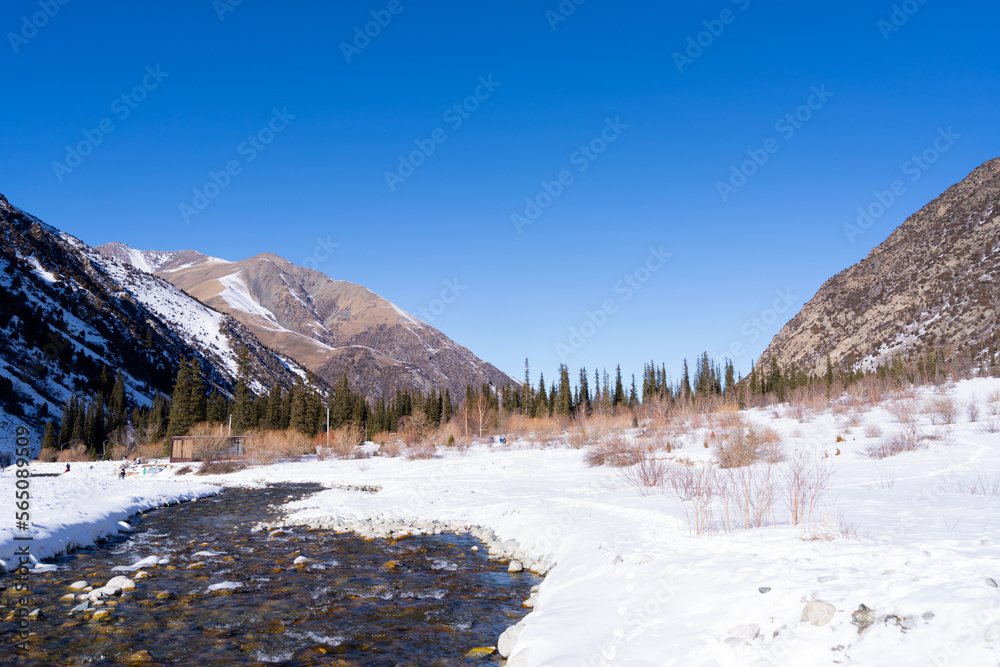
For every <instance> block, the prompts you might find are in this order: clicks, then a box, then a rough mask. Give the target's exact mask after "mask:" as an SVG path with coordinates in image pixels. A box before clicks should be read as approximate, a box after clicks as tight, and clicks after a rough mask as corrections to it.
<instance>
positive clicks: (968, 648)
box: [226, 380, 1000, 667]
mask: <svg viewBox="0 0 1000 667" xmlns="http://www.w3.org/2000/svg"><path fill="white" fill-rule="evenodd" d="M997 390H1000V382H998V381H994V380H981V381H971V382H964V383H961V384H959V385H958V386H957V387H956V386H952V387H949V388H948V389H947V391H948V394H947V397H948V398H951V399H952V400H953V401H954V402H955V405H956V407H957V408H959V414H958V416H957V418H956V423H955V424H954V425H949V426H944V425H934V424H932V423H931V419H930V417H929V416H927V415H926V414H919V413H918V415H917V423H918V425H919V428H920V429H921V431H922V432H923V433H924V434H925V435H927V436H929V438H930V439H928V440H927V448H925V449H920V450H918V451H914V452H907V453H904V454H900V455H898V456H895V457H891V458H887V459H883V460H872V459H869V458H865V457H864V456H862V455H861V450H862V449H863V448H864V447H865V446H866V445H867V444H869V443H871V442H874V441H876V440H877V439H878V437H876V436H872V435H870V434H871V433H875V432H877V431H879V430H881V431H882V432H884V433H885V434H887V435H888V434H891V433H892V432H893V431H894V430H897V429H898V428H899V427H900V425H899V424H898V423H896V419H895V418H894V417H893V416H892V415H890V413H889V412H887V411H886V410H885V409H883V408H875V409H872V410H869V411H867V412H864V413H863V414H861V416H860V419H859V418H858V415H856V414H855V415H853V416H852V417H850V419H851V420H852V421H854V422H855V425H854V426H851V425H849V424H848V423H847V420H848V417H845V415H843V414H841V415H837V414H833V412H832V411H830V410H827V411H826V412H822V413H818V414H816V415H815V416H811V417H808V416H807V417H806V418H805V419H804V420H803V421H801V422H800V421H799V420H798V419H793V418H791V410H789V409H788V408H786V407H779V408H777V409H776V410H774V409H768V410H754V411H749V412H748V413H747V416H748V418H749V419H750V420H751V421H753V422H754V423H756V424H761V425H763V424H766V425H768V426H770V427H771V428H774V429H775V430H776V431H778V432H779V433H780V434H781V435H782V437H783V439H784V446H785V450H786V453H787V454H788V455H789V456H791V455H792V454H793V453H794V452H795V451H803V452H808V453H809V454H811V455H813V456H815V457H817V458H820V459H822V457H823V455H824V453H825V454H826V455H827V456H828V458H826V459H822V460H823V461H825V462H827V464H828V465H830V466H832V469H833V477H832V479H831V482H830V488H829V491H828V493H827V495H826V502H825V504H824V506H823V508H821V510H820V511H818V512H817V513H816V514H815V515H814V517H813V519H814V520H813V522H812V523H810V524H808V525H805V526H799V527H791V526H789V525H778V526H773V527H767V528H759V529H753V530H739V531H732V532H720V533H716V534H710V535H692V534H691V531H690V530H689V526H688V521H687V518H686V515H685V511H684V507H683V504H682V503H681V502H680V501H679V500H677V499H676V498H675V497H674V496H673V495H672V494H670V493H660V492H656V493H652V494H648V495H643V494H641V493H640V491H639V490H638V489H636V488H632V487H628V486H626V485H623V483H622V478H621V473H620V472H619V471H618V470H615V469H610V468H589V467H587V466H586V465H585V464H584V463H583V455H584V452H583V451H580V450H573V449H533V448H530V447H528V446H524V447H522V448H519V447H518V445H517V443H515V444H514V445H513V446H511V447H509V448H508V449H506V450H499V449H490V448H486V447H477V448H472V449H471V450H469V451H467V452H465V453H459V452H445V453H443V454H442V455H441V457H440V458H436V459H432V460H416V461H408V460H405V459H385V458H374V459H369V460H362V461H313V462H303V463H287V464H280V465H275V466H270V467H268V468H259V469H249V470H245V471H243V472H240V473H237V474H235V475H229V476H226V479H227V480H228V481H229V482H230V483H232V482H240V483H262V482H276V481H319V482H322V483H324V484H327V485H331V486H342V487H345V488H331V489H330V490H328V491H324V492H322V493H320V494H317V495H315V496H313V497H311V498H308V499H306V500H304V501H300V502H298V503H294V504H292V505H291V506H289V507H288V510H289V519H290V520H291V521H293V522H302V523H315V522H324V521H334V520H338V519H339V520H341V521H342V522H343V521H368V522H371V521H374V522H375V523H377V524H381V525H386V523H387V522H399V524H401V525H416V526H420V525H421V522H424V521H428V520H436V521H441V522H449V523H453V524H466V525H477V526H485V527H489V528H491V529H493V530H494V531H495V532H496V534H497V535H498V537H499V538H500V539H501V540H516V541H517V543H518V544H519V545H520V548H521V550H522V551H524V552H527V553H528V554H530V555H531V556H532V558H534V559H538V560H543V561H549V562H551V563H554V564H555V567H554V568H553V569H552V570H551V572H549V574H548V576H547V577H546V579H545V581H544V583H543V584H542V586H541V590H540V591H539V594H538V597H537V602H536V605H535V607H534V610H533V611H532V613H531V614H530V615H529V616H528V617H527V618H526V619H525V621H524V625H523V632H522V633H521V634H520V637H519V638H518V641H517V643H516V646H515V649H514V654H515V656H516V657H517V659H516V660H513V661H512V664H528V665H574V666H577V665H604V664H607V665H611V664H614V665H657V666H660V665H674V664H676V665H734V666H736V665H757V664H759V665H795V666H796V667H798V666H809V665H831V664H859V665H900V664H907V665H924V664H928V665H944V664H955V665H957V664H961V665H969V666H972V665H984V666H985V665H991V666H992V665H995V664H996V663H997V660H998V659H1000V642H998V640H1000V589H997V588H996V587H994V583H995V582H996V581H1000V559H998V558H997V554H998V546H1000V533H998V530H1000V522H997V521H996V520H995V517H996V516H1000V497H997V496H992V495H973V494H970V493H969V488H970V486H971V485H972V484H974V483H975V482H976V481H977V480H978V481H986V480H989V479H992V478H993V477H995V476H996V475H997V474H998V471H1000V434H996V433H988V432H986V430H985V429H984V428H983V424H982V423H979V422H976V423H970V422H969V421H968V419H967V417H966V415H965V413H964V411H962V410H961V409H962V408H963V406H964V405H966V404H967V403H968V402H969V401H971V400H972V397H973V395H975V396H977V397H978V398H977V400H979V401H980V402H982V401H983V400H984V399H985V397H986V396H987V395H988V394H989V393H990V392H991V391H997ZM936 398H940V396H939V395H938V394H933V393H932V392H930V391H924V390H921V391H920V392H918V394H917V396H916V398H915V399H914V400H916V401H917V404H918V405H919V404H921V403H920V402H921V401H928V402H929V401H932V400H934V399H936ZM983 412H984V413H985V410H984V411H983ZM786 413H788V414H787V415H786ZM869 425H871V428H867V427H868V426H869ZM866 432H867V433H869V435H865V433H866ZM704 435H705V434H703V433H700V432H696V434H695V435H693V436H692V437H690V438H689V439H688V441H687V443H686V444H685V445H684V447H683V448H681V449H679V450H678V449H674V451H673V453H671V454H663V455H662V456H664V457H671V458H678V459H683V458H687V459H691V460H694V461H698V460H707V459H708V458H709V457H710V456H711V452H710V450H708V449H704V448H703V447H702V446H701V444H700V442H699V441H700V440H701V439H702V438H703V437H704ZM838 435H840V436H842V437H843V438H844V441H843V442H839V443H838V442H837V441H836V438H837V436H838ZM838 448H839V449H840V451H841V453H840V454H839V455H837V454H836V451H837V449H838ZM784 465H787V464H779V466H778V468H779V470H780V469H781V468H782V466H784ZM362 485H368V486H375V487H379V488H380V490H379V491H378V492H377V493H366V492H360V491H356V490H348V489H347V488H346V487H349V486H355V487H356V486H362ZM779 505H780V501H779ZM812 600H819V601H822V602H825V603H828V604H829V605H832V607H827V609H830V610H831V611H833V616H832V619H830V620H829V621H828V622H826V623H824V624H822V625H813V624H812V623H809V622H804V621H803V620H802V615H803V611H804V609H805V607H806V605H807V603H808V602H810V601H812ZM862 605H864V609H862V607H861V606H862ZM820 607H821V608H822V605H821V606H820ZM865 609H868V610H872V613H868V612H866V611H865ZM859 611H860V614H855V612H859ZM852 621H853V622H852ZM868 621H873V623H872V624H871V626H870V627H867V628H866V629H865V630H864V631H863V632H859V625H858V623H860V624H861V625H866V623H867V622H868Z"/></svg>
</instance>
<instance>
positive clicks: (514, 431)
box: [449, 414, 537, 440]
mask: <svg viewBox="0 0 1000 667" xmlns="http://www.w3.org/2000/svg"><path fill="white" fill-rule="evenodd" d="M536 421H537V420H535V419H532V418H531V417H528V416H527V415H522V414H513V415H510V416H509V417H506V418H505V419H504V421H503V426H504V431H505V432H506V433H508V434H510V435H512V436H514V438H523V437H524V436H526V435H528V434H529V433H531V432H532V431H533V430H534V425H535V422H536ZM455 431H456V432H455V433H454V436H455V440H458V437H459V435H461V433H460V432H459V429H458V426H457V425H455ZM449 435H450V434H449Z"/></svg>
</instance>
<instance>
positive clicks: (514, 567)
mask: <svg viewBox="0 0 1000 667" xmlns="http://www.w3.org/2000/svg"><path fill="white" fill-rule="evenodd" d="M523 570H524V566H523V565H521V561H519V560H512V561H511V562H510V565H508V566H507V571H508V572H521V571H523Z"/></svg>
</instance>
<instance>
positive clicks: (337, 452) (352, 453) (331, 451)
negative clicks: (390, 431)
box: [314, 424, 365, 459]
mask: <svg viewBox="0 0 1000 667" xmlns="http://www.w3.org/2000/svg"><path fill="white" fill-rule="evenodd" d="M364 439H365V431H364V429H363V428H361V427H360V426H356V425H355V424H345V425H344V426H341V427H340V428H338V429H337V430H336V431H331V432H330V446H329V447H327V444H326V434H325V433H324V434H322V438H321V439H320V437H317V439H316V440H314V442H317V441H319V443H318V444H317V446H316V454H317V456H318V457H319V458H320V459H325V458H327V457H329V456H332V457H333V458H337V459H353V458H356V455H357V449H358V446H359V445H360V444H361V443H362V441H363V440H364Z"/></svg>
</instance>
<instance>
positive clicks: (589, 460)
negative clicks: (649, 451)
mask: <svg viewBox="0 0 1000 667" xmlns="http://www.w3.org/2000/svg"><path fill="white" fill-rule="evenodd" d="M644 458H645V456H644V454H643V452H642V448H641V447H640V446H639V445H636V444H635V443H633V442H629V441H628V440H627V439H626V438H625V437H624V436H622V435H613V436H611V437H610V438H608V439H607V440H605V441H604V442H601V443H598V444H596V445H594V446H593V447H591V448H590V449H588V450H587V453H586V454H585V455H584V457H583V460H584V463H586V464H587V465H588V466H591V467H597V466H605V465H606V466H611V467H613V468H624V467H626V466H631V465H635V464H636V463H639V462H640V461H642V460H643V459H644Z"/></svg>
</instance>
